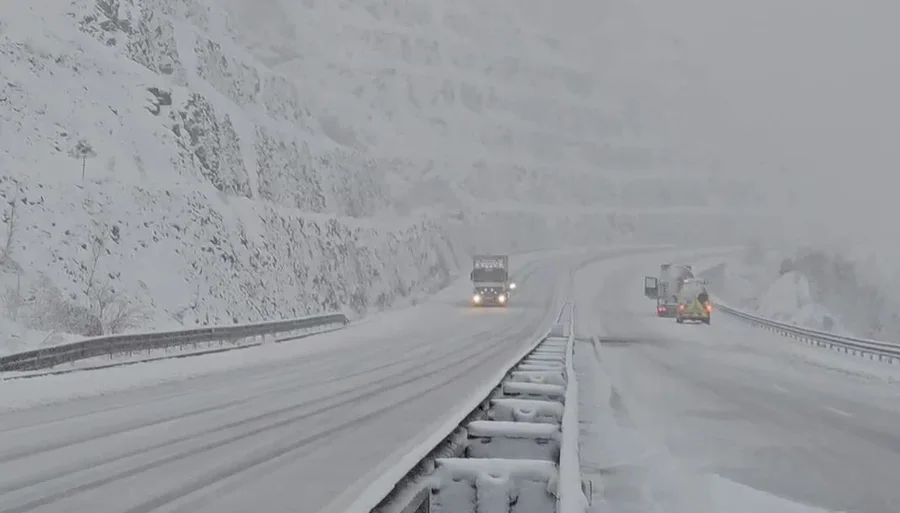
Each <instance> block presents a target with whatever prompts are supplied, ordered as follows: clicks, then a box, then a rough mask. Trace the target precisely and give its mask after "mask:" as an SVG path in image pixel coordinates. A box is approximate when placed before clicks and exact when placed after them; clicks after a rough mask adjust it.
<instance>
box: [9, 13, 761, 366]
mask: <svg viewBox="0 0 900 513" xmlns="http://www.w3.org/2000/svg"><path fill="white" fill-rule="evenodd" d="M570 7H571V6H570ZM538 8H539V5H538V4H535V3H534V2H531V3H529V2H525V3H521V2H512V1H508V2H507V1H501V2H490V3H485V2H447V3H446V5H445V4H444V3H443V2H438V3H435V4H427V5H426V4H421V5H419V4H410V3H408V2H405V1H400V0H364V1H355V0H354V1H350V0H334V1H327V2H326V1H323V0H305V1H303V2H290V1H288V0H263V1H260V2H245V1H241V0H72V1H68V0H34V1H32V2H27V3H19V4H16V5H15V6H12V5H11V6H10V7H9V8H4V9H3V12H2V13H0V192H2V194H3V197H4V198H5V200H6V205H5V213H4V222H5V234H6V238H5V239H4V240H5V245H4V247H3V248H2V249H3V264H4V265H3V269H4V274H3V275H2V286H3V288H4V298H5V303H6V308H5V313H6V314H7V315H6V317H8V319H9V320H10V327H9V328H8V329H7V330H6V334H7V335H8V336H13V335H18V334H20V332H24V331H23V330H26V329H32V330H39V331H43V332H44V333H45V334H50V335H53V334H55V333H78V334H82V335H91V334H97V333H106V332H110V331H121V330H127V329H139V328H160V327H164V326H167V325H196V324H214V323H230V322H245V321H250V320H258V319H269V318H277V317H286V316H294V315H301V314H304V313H308V312H316V311H321V310H333V309H344V310H346V311H348V312H350V313H355V314H361V313H364V312H366V311H367V310H369V309H371V308H373V307H375V308H380V307H384V306H386V305H390V304H392V303H394V302H395V301H396V300H398V299H399V298H404V297H408V296H410V295H414V294H419V293H422V292H427V291H429V290H432V289H434V288H436V287H440V286H442V285H443V284H444V283H446V282H447V280H448V279H450V277H451V276H452V275H453V274H454V273H456V272H458V271H459V270H460V266H461V265H462V266H465V265H468V263H467V262H465V261H464V259H465V258H466V253H467V252H471V251H476V250H485V249H486V248H488V247H490V248H491V249H492V250H502V251H513V250H531V249H538V248H544V247H559V246H564V245H567V244H573V243H581V242H584V240H585V237H588V238H590V239H592V242H596V241H597V240H623V239H624V240H636V239H648V238H649V239H653V240H654V241H655V242H658V236H659V235H660V234H662V236H663V238H668V239H677V240H684V238H685V237H686V236H689V235H686V233H687V232H690V233H697V234H698V235H699V236H709V235H710V234H711V233H713V231H714V230H716V233H717V234H721V233H723V232H722V231H717V230H718V228H713V229H710V224H708V223H707V224H706V225H703V227H702V228H701V227H698V225H697V224H696V223H693V224H691V223H688V222H687V221H685V223H686V224H690V225H692V226H694V228H697V229H694V228H691V229H688V230H686V231H685V232H682V233H679V234H677V235H675V236H672V235H671V234H670V233H669V231H668V230H667V229H666V228H665V227H667V226H670V225H671V221H672V215H677V216H685V217H678V219H679V220H688V219H703V218H708V217H709V216H708V214H706V213H704V211H703V210H702V209H703V208H709V207H710V206H711V205H712V203H710V202H709V201H708V200H706V199H704V198H703V196H702V195H700V196H696V195H694V196H692V195H691V194H688V193H685V192H684V191H685V190H690V189H691V185H693V186H695V187H696V186H700V185H703V184H707V183H708V182H709V173H708V171H707V170H704V169H706V168H705V167H702V166H701V167H700V168H697V167H696V166H697V162H698V160H697V159H696V158H694V157H689V156H685V155H682V154H679V153H677V152H673V150H671V147H669V148H668V149H666V148H663V147H661V146H658V145H655V144H656V143H654V142H647V141H657V140H660V139H664V138H665V137H666V135H667V133H669V132H666V131H665V130H663V131H658V132H659V133H652V134H651V133H649V131H650V128H651V127H657V126H662V125H660V124H659V123H657V122H656V119H655V118H653V117H652V116H651V114H652V112H653V111H654V110H653V109H654V107H653V105H654V104H649V105H647V106H645V107H639V106H637V107H636V106H635V105H639V104H635V103H634V98H617V97H615V96H614V95H613V93H614V92H615V91H620V92H621V91H629V90H630V89H629V88H628V87H620V88H619V89H616V90H615V91H614V90H613V89H610V88H604V86H603V85H602V84H603V82H602V80H601V79H600V77H598V76H597V75H596V73H595V72H594V71H592V70H595V67H594V66H595V65H596V63H594V62H590V60H586V59H587V57H586V56H590V55H591V46H592V44H594V43H596V41H593V42H592V41H590V40H585V39H584V37H583V34H581V35H577V34H569V33H567V32H566V31H563V30H561V29H560V28H559V24H560V23H561V21H565V20H559V19H551V18H544V17H541V16H535V15H534V13H535V11H534V9H538ZM573 12H574V11H573ZM551 22H553V23H551ZM554 23H555V25H554ZM576 35H577V37H576ZM632 93H633V90H632ZM625 105H629V107H627V108H626V107H624V106H625ZM703 158H706V157H703ZM701 160H702V158H701ZM692 166H694V169H690V168H691V167H692ZM673 168H678V169H681V171H679V173H680V174H678V173H676V174H675V175H665V172H667V169H668V170H669V171H671V169H673ZM697 169H701V171H698V170H697ZM660 173H663V174H662V175H661V174H660ZM631 174H634V175H635V176H640V177H643V178H642V179H641V180H637V179H635V180H632V179H630V178H624V179H623V177H628V176H630V175H631ZM728 187H731V188H732V189H734V190H741V191H743V193H742V194H737V195H733V196H734V197H735V198H738V199H742V200H743V202H744V204H750V203H752V196H751V195H749V194H748V193H747V189H746V188H743V187H742V186H741V185H740V184H739V183H730V184H726V186H723V187H722V190H725V189H727V188H728ZM735 201H737V199H736V200H735ZM573 205H575V206H579V209H573ZM598 205H600V207H599V208H598ZM661 205H662V206H666V205H668V206H673V207H674V208H675V210H674V211H668V212H648V211H646V209H647V208H651V207H652V208H657V207H659V206H661ZM732 206H733V205H732ZM616 208H617V209H619V210H610V209H616ZM697 208H699V209H701V210H700V211H696V209H697ZM629 209H630V210H631V211H630V212H629ZM673 212H674V214H673ZM738 217H740V214H739V215H738ZM739 222H740V221H739V220H737V221H735V220H733V219H732V216H724V217H722V218H720V222H719V224H724V225H725V228H723V229H724V230H725V231H726V232H728V233H737V231H736V228H735V226H738V225H737V224H735V223H739ZM713 224H715V223H713ZM752 224H753V223H752V222H751V223H749V224H748V226H749V225H752ZM20 339H22V337H20ZM52 340H55V338H54V336H49V337H48V338H46V339H45V340H43V343H49V341H52ZM24 343H25V342H23V341H21V340H20V342H16V343H15V344H7V349H8V348H9V347H11V346H12V345H20V344H24ZM2 345H3V341H2V340H0V346H2Z"/></svg>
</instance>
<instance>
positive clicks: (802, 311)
mask: <svg viewBox="0 0 900 513" xmlns="http://www.w3.org/2000/svg"><path fill="white" fill-rule="evenodd" d="M756 311H757V313H759V314H760V315H762V316H764V317H767V318H769V319H774V320H776V321H781V322H787V323H791V324H796V325H799V326H805V327H808V328H814V329H818V330H824V331H831V332H834V333H846V332H847V330H846V329H844V328H843V327H842V326H840V324H839V323H838V322H837V321H836V320H835V318H834V315H833V314H832V313H831V312H830V311H828V309H827V308H825V307H824V306H822V305H821V304H818V303H816V301H815V300H814V299H813V295H812V292H811V291H810V285H809V280H808V279H807V278H806V276H805V275H803V274H801V273H799V272H795V271H791V272H788V273H785V274H784V275H782V276H781V277H779V278H778V279H777V280H775V282H774V283H772V284H771V285H770V286H769V288H768V289H767V290H766V291H765V293H764V294H763V295H762V297H761V298H760V299H759V306H758V308H757V310H756Z"/></svg>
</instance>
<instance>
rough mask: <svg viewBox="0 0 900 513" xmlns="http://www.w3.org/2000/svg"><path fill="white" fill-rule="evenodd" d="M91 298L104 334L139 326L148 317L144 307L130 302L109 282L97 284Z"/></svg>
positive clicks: (92, 307) (92, 306)
mask: <svg viewBox="0 0 900 513" xmlns="http://www.w3.org/2000/svg"><path fill="white" fill-rule="evenodd" d="M89 300H90V302H91V309H92V310H93V311H94V314H95V315H96V316H97V318H98V319H100V322H101V324H102V325H103V334H104V335H110V334H115V333H121V332H123V331H125V330H128V329H131V328H137V327H138V326H140V325H141V323H142V322H143V321H145V320H146V319H147V314H146V311H145V310H144V309H143V308H141V307H140V306H135V305H131V304H129V302H128V301H127V300H126V299H125V298H123V297H122V295H121V294H120V293H119V292H118V291H117V290H116V289H115V287H113V286H112V285H110V284H109V283H104V284H101V285H95V286H94V288H93V289H92V290H91V296H90V297H89Z"/></svg>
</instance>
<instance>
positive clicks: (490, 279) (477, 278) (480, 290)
mask: <svg viewBox="0 0 900 513" xmlns="http://www.w3.org/2000/svg"><path fill="white" fill-rule="evenodd" d="M469 277H470V279H471V280H472V286H473V287H472V304H473V305H474V306H506V305H507V304H509V300H510V295H511V292H512V291H513V290H514V289H515V288H516V284H515V283H513V282H512V281H511V280H510V279H509V259H508V257H507V256H506V255H479V256H476V257H475V258H474V259H473V261H472V272H471V273H470V275H469Z"/></svg>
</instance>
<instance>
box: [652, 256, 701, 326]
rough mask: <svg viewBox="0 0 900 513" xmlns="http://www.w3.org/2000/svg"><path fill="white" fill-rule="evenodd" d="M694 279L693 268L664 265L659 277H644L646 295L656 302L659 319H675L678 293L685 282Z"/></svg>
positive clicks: (661, 266) (680, 265)
mask: <svg viewBox="0 0 900 513" xmlns="http://www.w3.org/2000/svg"><path fill="white" fill-rule="evenodd" d="M693 277H694V273H693V271H692V270H691V266H689V265H685V264H662V265H660V266H659V276H658V277H656V276H645V277H644V295H645V296H647V297H648V298H650V299H655V300H656V314H657V315H658V316H659V317H675V314H676V306H677V303H678V301H677V296H678V292H679V291H680V290H681V286H682V284H683V283H684V280H688V279H691V278H693Z"/></svg>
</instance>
